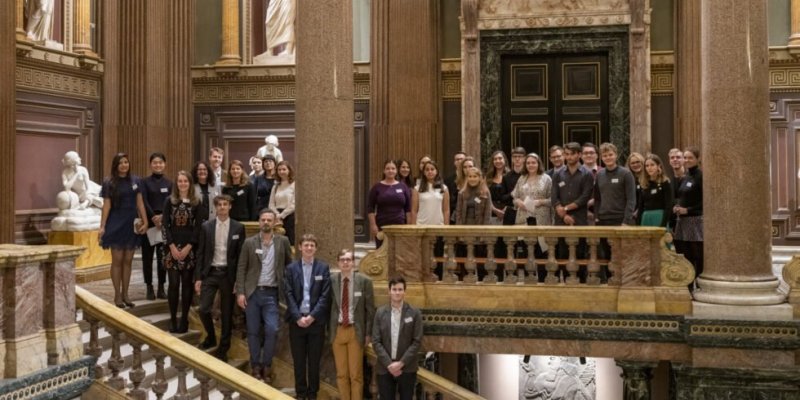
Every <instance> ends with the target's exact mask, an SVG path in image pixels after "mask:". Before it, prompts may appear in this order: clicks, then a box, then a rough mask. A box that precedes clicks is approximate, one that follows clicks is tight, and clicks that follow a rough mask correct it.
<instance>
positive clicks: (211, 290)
mask: <svg viewBox="0 0 800 400" xmlns="http://www.w3.org/2000/svg"><path fill="white" fill-rule="evenodd" d="M228 268H233V267H228ZM217 291H219V308H220V314H221V315H220V320H221V321H222V332H221V333H222V337H221V338H220V341H219V348H218V351H221V352H227V351H228V349H230V347H231V326H232V324H231V319H232V318H231V317H232V316H233V282H231V280H230V279H228V272H227V271H225V270H221V271H220V270H216V269H214V268H212V269H211V273H210V274H209V276H208V277H206V279H204V280H203V284H202V285H201V287H200V312H199V314H200V321H202V322H203V328H204V329H205V330H206V333H207V334H208V338H209V341H211V339H215V338H216V334H215V333H214V320H213V319H212V318H211V309H212V307H214V297H215V296H216V295H217Z"/></svg>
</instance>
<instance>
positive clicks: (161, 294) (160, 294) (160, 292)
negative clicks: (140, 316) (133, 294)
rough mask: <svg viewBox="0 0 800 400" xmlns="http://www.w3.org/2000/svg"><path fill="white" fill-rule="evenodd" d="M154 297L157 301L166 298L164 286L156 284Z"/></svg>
mask: <svg viewBox="0 0 800 400" xmlns="http://www.w3.org/2000/svg"><path fill="white" fill-rule="evenodd" d="M156 297H157V298H159V299H166V298H167V294H166V293H164V284H163V283H159V284H158V293H157V294H156Z"/></svg>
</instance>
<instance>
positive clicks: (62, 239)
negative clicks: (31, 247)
mask: <svg viewBox="0 0 800 400" xmlns="http://www.w3.org/2000/svg"><path fill="white" fill-rule="evenodd" d="M97 232H98V231H83V232H64V231H50V235H49V236H48V238H47V243H48V244H68V245H71V246H83V247H84V248H86V250H85V251H84V252H83V254H81V255H80V257H78V259H76V260H75V270H76V271H75V272H76V273H80V272H81V270H82V269H83V270H85V269H88V268H92V267H98V266H104V265H110V264H111V250H103V248H102V247H100V241H99V238H98V237H97Z"/></svg>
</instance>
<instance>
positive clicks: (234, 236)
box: [231, 235, 261, 250]
mask: <svg viewBox="0 0 800 400" xmlns="http://www.w3.org/2000/svg"><path fill="white" fill-rule="evenodd" d="M238 238H239V235H233V236H231V239H233V240H236V239H238ZM259 250H261V249H259Z"/></svg>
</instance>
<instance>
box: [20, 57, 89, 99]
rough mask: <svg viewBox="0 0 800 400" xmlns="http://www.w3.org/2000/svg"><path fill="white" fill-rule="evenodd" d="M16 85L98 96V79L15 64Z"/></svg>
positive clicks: (62, 92)
mask: <svg viewBox="0 0 800 400" xmlns="http://www.w3.org/2000/svg"><path fill="white" fill-rule="evenodd" d="M16 86H17V88H18V89H31V90H34V91H39V92H49V93H53V94H57V95H62V96H67V97H81V98H89V99H93V100H96V99H99V98H100V79H99V76H98V77H87V76H81V75H78V74H70V73H67V72H63V71H54V70H44V69H39V68H35V67H33V66H29V65H21V64H17V67H16Z"/></svg>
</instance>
